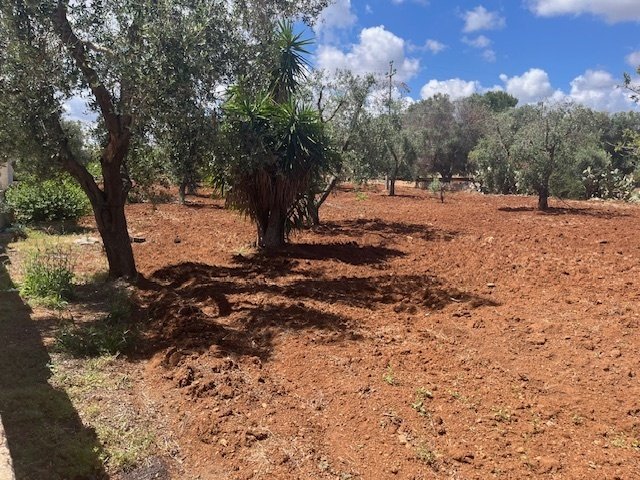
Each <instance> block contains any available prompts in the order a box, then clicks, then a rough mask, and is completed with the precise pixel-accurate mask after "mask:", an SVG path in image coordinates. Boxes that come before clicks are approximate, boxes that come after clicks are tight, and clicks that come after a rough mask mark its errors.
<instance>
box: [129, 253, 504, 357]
mask: <svg viewBox="0 0 640 480" xmlns="http://www.w3.org/2000/svg"><path fill="white" fill-rule="evenodd" d="M283 265H284V266H283ZM274 268H275V271H278V272H280V273H281V275H274ZM283 268H284V270H282V269H283ZM283 272H286V273H290V274H291V275H290V276H289V277H285V275H286V273H283ZM138 287H139V296H138V305H139V310H138V316H140V317H142V318H145V319H146V321H145V327H144V333H143V335H142V337H143V341H142V342H141V349H140V351H139V353H140V354H141V355H143V356H148V355H152V354H153V353H155V352H156V351H158V350H162V349H165V348H169V347H177V348H180V349H187V350H193V351H200V352H202V351H207V350H208V349H209V348H210V347H211V346H213V345H216V346H217V347H219V348H220V349H221V350H222V351H224V352H225V353H226V354H233V355H240V356H245V355H246V356H257V357H260V358H261V359H263V360H264V359H268V358H269V357H270V356H271V354H272V351H273V349H274V346H275V344H276V339H277V337H278V336H279V335H281V334H283V333H286V332H295V331H317V332H325V333H328V334H331V338H332V341H337V340H357V339H358V338H359V337H358V335H357V334H355V332H356V330H357V327H358V325H357V324H355V323H354V321H353V320H352V319H351V318H349V317H347V316H345V315H343V314H340V313H336V311H339V310H340V309H341V308H344V307H348V308H360V309H367V310H377V309H379V308H382V306H384V305H394V310H395V311H396V312H398V313H399V312H403V311H407V312H410V313H411V312H413V313H416V312H417V311H418V310H421V309H422V310H436V309H442V308H444V307H445V306H446V305H448V304H450V303H454V302H455V303H468V304H469V305H470V306H471V307H472V308H476V307H481V306H485V305H496V303H495V302H493V301H492V300H490V299H487V298H483V297H479V296H477V295H474V294H469V293H465V292H462V291H460V290H458V289H455V288H452V287H449V286H447V285H445V284H444V283H443V282H441V281H440V280H438V279H437V278H435V277H432V276H421V275H400V276H397V275H382V276H367V277H337V278H331V277H327V276H323V275H321V274H318V272H317V271H315V270H294V269H293V267H292V265H291V263H285V264H280V265H277V264H276V265H273V264H271V263H269V262H264V263H260V262H257V263H251V262H249V261H245V262H243V263H239V264H236V265H232V266H225V267H223V266H212V265H206V264H196V263H183V264H179V265H173V266H169V267H165V268H162V269H160V270H158V271H156V272H155V273H153V274H152V275H151V276H150V277H149V278H142V279H140V281H139V282H138ZM336 304H339V306H340V307H339V308H336ZM365 315H366V313H365Z"/></svg>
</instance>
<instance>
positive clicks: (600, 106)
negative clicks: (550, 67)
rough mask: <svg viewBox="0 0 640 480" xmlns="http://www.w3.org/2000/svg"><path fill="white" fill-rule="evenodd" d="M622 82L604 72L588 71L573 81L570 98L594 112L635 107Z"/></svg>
mask: <svg viewBox="0 0 640 480" xmlns="http://www.w3.org/2000/svg"><path fill="white" fill-rule="evenodd" d="M619 83H620V81H619V80H617V79H615V78H614V77H613V75H611V74H610V73H609V72H606V71H604V70H587V71H586V72H585V73H584V74H582V75H580V76H578V77H576V78H574V79H573V80H572V81H571V93H570V94H569V96H570V98H571V99H572V100H574V101H575V102H577V103H580V104H582V105H586V106H587V107H591V108H593V109H594V110H604V111H608V112H617V111H621V110H630V109H632V108H633V107H634V105H635V104H634V103H633V102H632V101H631V99H630V98H629V96H628V95H627V93H626V92H625V91H624V90H623V89H622V88H620V87H619Z"/></svg>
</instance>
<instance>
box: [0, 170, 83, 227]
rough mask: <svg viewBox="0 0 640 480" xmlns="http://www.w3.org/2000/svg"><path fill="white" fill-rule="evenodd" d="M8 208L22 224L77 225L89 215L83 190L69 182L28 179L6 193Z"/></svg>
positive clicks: (68, 180) (64, 180) (65, 180)
mask: <svg viewBox="0 0 640 480" xmlns="http://www.w3.org/2000/svg"><path fill="white" fill-rule="evenodd" d="M5 198H6V204H7V207H8V208H9V209H10V210H11V211H12V212H13V214H14V216H15V218H16V220H17V221H18V222H20V223H32V222H41V221H49V222H50V221H64V220H71V221H75V220H77V219H78V218H80V217H81V216H83V215H85V214H87V213H88V212H89V211H90V205H89V200H88V198H87V196H86V195H85V194H84V192H83V191H82V189H81V188H80V187H79V186H78V185H77V184H76V183H74V182H72V181H71V180H70V179H68V178H57V179H54V180H45V181H43V182H38V181H36V180H33V179H28V180H25V181H23V182H19V183H17V184H15V185H14V186H11V187H10V188H9V189H8V190H7V191H6V192H5Z"/></svg>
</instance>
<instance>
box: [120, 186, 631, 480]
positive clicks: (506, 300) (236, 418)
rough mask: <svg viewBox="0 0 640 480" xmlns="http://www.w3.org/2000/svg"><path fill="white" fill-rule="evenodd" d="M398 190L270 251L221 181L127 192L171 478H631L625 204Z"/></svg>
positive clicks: (151, 389)
mask: <svg viewBox="0 0 640 480" xmlns="http://www.w3.org/2000/svg"><path fill="white" fill-rule="evenodd" d="M401 193H402V195H401V196H399V197H397V198H393V199H392V198H389V197H386V196H384V195H381V194H379V193H376V192H367V193H365V194H364V196H363V195H361V194H360V195H355V194H354V192H352V191H346V192H341V193H340V194H339V195H338V196H336V197H333V198H331V199H330V200H329V203H328V205H327V206H326V208H325V209H324V211H323V212H322V213H323V216H324V221H325V222H324V225H323V226H322V227H319V228H317V229H316V230H315V231H314V232H305V233H303V234H300V235H297V236H296V237H295V238H294V245H292V246H291V247H289V248H288V249H286V250H285V251H284V252H281V253H280V254H278V255H276V256H272V257H268V258H265V257H255V256H252V255H251V253H250V248H249V244H250V242H251V241H252V239H253V238H252V237H253V231H252V227H251V225H250V224H249V223H248V222H245V221H243V220H242V219H241V218H240V217H238V216H237V215H236V214H234V213H233V212H228V211H226V210H222V209H221V206H220V204H219V203H218V202H212V201H208V200H203V199H200V200H198V201H197V203H195V204H192V205H191V206H189V207H186V208H182V207H179V206H177V205H164V206H160V207H158V208H157V209H155V210H153V209H151V208H150V207H149V206H146V205H138V206H132V207H131V209H130V211H129V215H130V219H131V220H130V223H131V226H132V230H134V232H135V233H136V234H140V235H142V236H144V237H145V238H146V239H147V241H146V242H145V243H143V244H139V245H136V247H135V248H136V257H137V259H138V263H139V265H140V266H141V269H142V271H143V272H144V274H145V276H146V281H145V282H143V283H142V284H141V289H140V304H141V306H142V310H141V312H140V315H141V316H143V317H146V318H150V319H151V324H150V328H149V329H148V331H147V339H146V345H147V350H146V351H145V352H144V355H143V359H144V361H145V362H146V359H148V360H149V361H148V363H146V365H147V367H146V373H145V375H144V378H143V379H142V382H143V383H142V389H143V391H144V393H145V394H147V395H149V396H150V398H152V399H154V401H155V402H156V404H157V408H158V410H159V411H162V412H164V414H166V415H167V416H168V417H169V418H170V419H172V420H171V422H172V425H171V427H172V429H173V431H174V432H176V435H177V436H178V437H179V439H180V452H179V453H178V454H177V456H178V457H180V458H181V466H180V467H179V468H178V471H179V473H178V474H177V475H178V478H201V479H227V478H228V479H249V478H256V479H258V478H282V479H294V478H295V479H303V478H304V479H307V478H341V479H347V478H350V479H356V478H361V479H387V478H389V479H391V478H407V479H422V478H443V479H444V478H477V479H485V478H517V479H520V478H563V479H574V478H575V479H582V478H611V479H614V478H620V479H633V478H636V477H637V474H638V472H640V403H638V399H639V398H640V387H639V385H638V380H637V374H638V372H639V371H640V363H639V359H638V356H637V351H638V349H639V347H640V340H639V339H638V335H637V333H638V327H639V325H640V282H639V278H640V277H639V275H638V274H639V273H640V270H639V264H640V244H639V242H638V240H637V232H638V231H640V209H639V208H638V207H634V206H627V205H622V204H606V205H598V204H593V203H587V202H571V203H570V204H560V205H556V207H559V208H556V209H553V210H551V211H550V212H548V213H546V214H540V213H538V212H535V211H533V210H532V209H531V208H530V207H529V204H533V200H532V199H530V198H526V197H485V196H480V195H469V194H455V195H451V196H450V197H449V198H448V199H447V201H446V203H445V204H444V205H442V204H440V203H439V202H438V201H436V200H435V199H434V198H431V197H430V196H429V195H428V194H425V193H423V192H419V191H416V190H413V189H401ZM198 475H199V477H198Z"/></svg>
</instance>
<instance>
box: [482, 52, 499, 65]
mask: <svg viewBox="0 0 640 480" xmlns="http://www.w3.org/2000/svg"><path fill="white" fill-rule="evenodd" d="M482 58H484V59H485V60H486V61H487V62H489V63H494V62H495V61H496V52H495V51H494V50H491V49H490V48H487V49H486V50H485V51H484V52H482Z"/></svg>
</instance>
